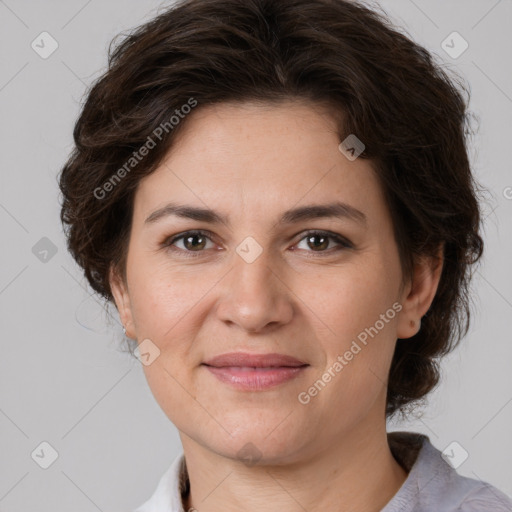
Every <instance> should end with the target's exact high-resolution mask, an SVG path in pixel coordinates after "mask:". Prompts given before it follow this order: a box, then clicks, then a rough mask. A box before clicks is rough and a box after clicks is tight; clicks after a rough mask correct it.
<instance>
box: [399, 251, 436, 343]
mask: <svg viewBox="0 0 512 512" xmlns="http://www.w3.org/2000/svg"><path fill="white" fill-rule="evenodd" d="M442 270H443V245H441V246H440V247H439V249H438V252H437V255H436V256H423V257H420V258H418V259H417V260H416V261H415V263H414V267H413V275H412V277H411V279H410V280H409V282H408V283H407V285H406V286H404V290H403V292H402V296H401V301H400V303H401V304H402V310H401V311H400V315H399V318H398V324H397V337H398V338H402V339H405V338H410V337H411V336H414V335H415V334H417V333H418V331H419V330H420V328H421V317H422V316H423V315H424V314H425V313H426V312H427V311H428V309H429V308H430V305H431V304H432V301H433V300H434V297H435V295H436V291H437V287H438V285H439V280H440V279H441V272H442Z"/></svg>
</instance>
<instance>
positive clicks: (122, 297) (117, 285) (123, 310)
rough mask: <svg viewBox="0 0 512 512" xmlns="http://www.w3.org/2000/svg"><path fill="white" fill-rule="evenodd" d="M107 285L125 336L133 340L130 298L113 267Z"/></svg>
mask: <svg viewBox="0 0 512 512" xmlns="http://www.w3.org/2000/svg"><path fill="white" fill-rule="evenodd" d="M109 283H110V290H111V291H112V295H113V297H114V301H115V304H116V308H117V311H118V312H119V317H120V319H121V322H122V324H123V326H124V328H125V329H126V331H125V334H126V336H128V337H129V338H132V339H135V336H134V333H133V318H132V311H131V304H130V296H129V294H128V290H127V288H126V285H125V283H124V281H123V279H122V278H121V276H119V273H118V272H117V271H116V269H115V268H114V266H113V265H111V266H110V271H109Z"/></svg>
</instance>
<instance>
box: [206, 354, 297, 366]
mask: <svg viewBox="0 0 512 512" xmlns="http://www.w3.org/2000/svg"><path fill="white" fill-rule="evenodd" d="M203 364H206V365H208V366H214V367H217V368H222V367H231V366H250V367H252V368H269V367H283V366H286V367H292V368H294V367H298V366H303V365H305V364H306V363H305V362H304V361H300V360H299V359H296V358H295V357H292V356H287V355H284V354H275V353H272V354H249V353H247V352H230V353H229V354H221V355H219V356H216V357H213V358H212V359H209V360H208V361H205V362H204V363H203Z"/></svg>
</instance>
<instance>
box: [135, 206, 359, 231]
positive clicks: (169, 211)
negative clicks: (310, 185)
mask: <svg viewBox="0 0 512 512" xmlns="http://www.w3.org/2000/svg"><path fill="white" fill-rule="evenodd" d="M170 215H174V216H176V217H180V218H185V219H192V220H197V221H201V222H207V223H210V224H226V225H227V226H230V223H229V219H228V218H227V217H225V216H223V215H221V214H219V213H217V212H215V211H214V210H210V209H209V208H198V207H196V206H191V205H184V204H176V203H169V204H167V205H165V206H164V207H163V208H159V209H158V210H156V211H154V212H153V213H152V214H151V215H149V217H148V218H147V219H146V220H145V221H144V224H153V223H155V222H157V221H159V220H161V219H163V218H164V217H168V216H170ZM320 218H341V219H350V220H353V221H356V222H358V223H360V224H364V225H366V224H367V218H366V215H365V214H364V213H363V212H362V211H361V210H358V209H357V208H354V207H353V206H350V205H349V204H347V203H343V202H334V203H329V204H313V205H306V206H300V207H298V208H293V209H291V210H287V211H285V212H284V213H283V214H282V216H281V218H280V220H279V221H278V223H279V224H294V223H297V222H301V221H305V220H312V219H320Z"/></svg>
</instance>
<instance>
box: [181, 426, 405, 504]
mask: <svg viewBox="0 0 512 512" xmlns="http://www.w3.org/2000/svg"><path fill="white" fill-rule="evenodd" d="M373 426H375V423H373ZM180 435H181V438H182V443H183V447H184V452H185V459H186V463H187V470H188V473H189V479H190V488H191V492H190V494H189V496H188V497H187V499H186V501H185V503H184V506H185V511H188V510H190V509H191V508H192V509H196V510H197V511H199V512H220V511H222V512H231V511H237V512H238V511H240V510H244V511H247V512H253V511H254V512H256V511H260V510H265V511H268V512H274V511H275V512H277V511H279V512H281V511H282V510H289V511H297V512H303V511H304V510H307V511H308V512H316V511H325V510H341V511H348V510H358V511H359V512H379V511H380V510H381V509H382V508H383V507H384V506H385V505H386V504H387V503H388V502H389V501H390V500H391V499H392V497H393V496H394V495H395V494H396V492H397V491H398V489H399V488H400V486H401V485H402V484H403V482H404V481H405V479H406V478H407V473H406V472H405V471H404V470H403V468H402V467H401V466H400V465H399V464H398V463H397V462H396V460H395V459H394V457H393V455H392V454H391V451H390V448H389V445H388V441H387V434H386V430H385V425H384V428H382V429H380V430H378V431H376V430H375V428H373V429H372V430H369V429H368V428H364V427H361V426H360V425H358V427H357V428H355V429H353V430H352V431H351V432H349V433H344V434H343V435H342V436H340V437H341V439H340V441H339V442H338V443H337V444H335V445H329V446H327V447H324V449H323V450H319V449H318V447H315V449H314V450H311V454H308V455H306V456H304V457H302V458H301V459H300V461H298V462H295V463H292V464H286V465H282V464H281V465H276V464H270V463H269V464H259V463H258V465H254V466H251V467H248V466H247V465H245V464H244V463H243V462H242V461H239V460H233V459H232V458H228V457H223V456H221V455H219V454H218V453H214V452H212V451H210V450H207V449H205V448H204V446H201V445H199V444H197V443H195V442H194V441H193V440H192V439H191V438H189V437H188V436H186V435H185V434H183V433H181V434H180ZM260 462H261V461H260Z"/></svg>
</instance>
